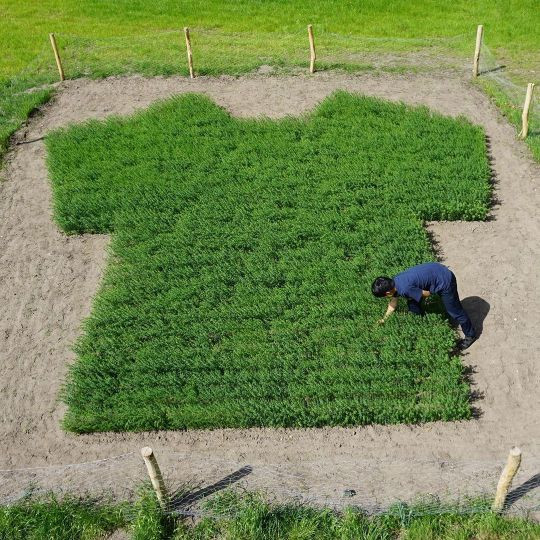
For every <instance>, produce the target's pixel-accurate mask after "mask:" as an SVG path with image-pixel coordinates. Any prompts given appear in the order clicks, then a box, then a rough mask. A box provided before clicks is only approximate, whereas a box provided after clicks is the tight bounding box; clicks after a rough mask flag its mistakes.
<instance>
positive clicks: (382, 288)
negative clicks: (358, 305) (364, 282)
mask: <svg viewBox="0 0 540 540" xmlns="http://www.w3.org/2000/svg"><path fill="white" fill-rule="evenodd" d="M371 292H372V293H373V295H374V296H376V297H377V298H383V297H384V296H394V293H395V292H396V284H395V283H394V280H393V279H392V278H389V277H386V276H379V277H378V278H377V279H376V280H375V281H374V282H373V283H372V284H371Z"/></svg>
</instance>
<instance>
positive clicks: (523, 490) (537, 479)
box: [504, 473, 540, 509]
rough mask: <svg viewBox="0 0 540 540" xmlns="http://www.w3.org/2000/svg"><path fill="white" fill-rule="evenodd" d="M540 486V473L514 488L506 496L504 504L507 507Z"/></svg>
mask: <svg viewBox="0 0 540 540" xmlns="http://www.w3.org/2000/svg"><path fill="white" fill-rule="evenodd" d="M538 487H540V473H538V474H535V475H534V476H531V477H530V478H529V479H528V480H527V481H526V482H523V484H521V486H518V487H517V488H516V489H513V490H512V491H511V492H510V493H509V494H508V497H507V498H506V503H505V505H504V507H505V509H506V508H509V507H510V506H512V505H513V504H514V503H515V502H517V501H519V499H521V498H522V497H525V495H527V493H530V492H531V491H533V490H534V489H536V488H538Z"/></svg>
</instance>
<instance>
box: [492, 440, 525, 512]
mask: <svg viewBox="0 0 540 540" xmlns="http://www.w3.org/2000/svg"><path fill="white" fill-rule="evenodd" d="M520 463H521V450H520V449H519V448H517V447H516V446H515V447H514V448H512V450H510V454H508V461H507V462H506V466H505V468H504V469H503V472H502V473H501V477H500V478H499V483H498V484H497V493H496V494H495V500H494V501H493V506H492V507H491V509H492V510H493V512H502V511H503V509H504V503H505V502H506V496H507V495H508V490H509V489H510V484H511V483H512V480H513V478H514V476H515V475H516V473H517V471H518V469H519V465H520Z"/></svg>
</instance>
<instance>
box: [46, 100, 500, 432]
mask: <svg viewBox="0 0 540 540" xmlns="http://www.w3.org/2000/svg"><path fill="white" fill-rule="evenodd" d="M47 148H48V152H49V153H48V166H49V171H50V177H51V180H52V185H53V190H54V207H55V217H56V220H57V222H58V224H59V225H60V226H61V228H62V229H63V230H64V231H66V232H67V233H83V232H90V233H92V232H94V233H109V232H110V233H113V236H112V244H111V252H112V253H111V256H110V261H109V267H108V269H107V272H106V275H105V278H104V282H103V284H102V287H101V290H100V292H99V294H98V296H97V298H96V299H95V302H94V306H93V310H92V314H91V316H90V317H89V319H88V320H87V321H86V323H85V326H84V335H83V336H82V338H81V339H80V340H79V342H78V344H77V346H76V352H77V354H78V360H77V361H76V363H75V364H74V365H73V366H72V367H71V369H70V373H69V376H68V379H67V382H66V384H65V387H64V391H63V398H64V400H65V402H66V403H67V405H68V412H67V415H66V417H65V420H64V426H65V428H66V429H68V430H72V431H76V432H91V431H108V430H114V431H124V430H134V431H138V430H154V429H184V428H217V427H250V426H294V427H308V426H324V425H329V426H334V425H341V426H346V425H359V424H368V423H400V422H424V421H431V420H456V419H463V418H469V417H470V415H471V410H470V404H469V387H468V385H467V383H466V382H465V381H464V380H463V367H462V365H461V362H460V359H459V358H457V357H453V356H450V354H449V351H450V349H451V348H452V346H453V344H454V339H455V337H454V332H453V331H452V330H451V328H450V326H449V325H448V323H447V321H446V320H445V319H444V318H443V316H442V315H441V314H440V313H438V308H437V305H436V304H432V305H431V306H430V305H428V311H431V312H432V313H428V315H427V316H426V317H423V318H422V317H415V316H412V315H409V314H408V313H406V310H405V309H404V306H402V307H401V308H400V312H398V313H397V314H396V315H394V317H392V318H391V319H390V320H389V321H388V323H387V324H386V325H384V326H378V325H377V324H376V321H377V319H379V318H380V317H381V315H382V313H383V312H384V309H385V307H386V302H385V301H382V300H380V299H379V300H377V299H375V298H373V297H372V295H371V292H370V285H371V281H372V279H373V278H374V277H375V276H377V275H379V274H383V275H393V274H394V273H397V272H399V271H401V270H403V269H404V268H405V267H407V266H409V265H413V264H416V263H420V262H424V261H427V260H433V258H434V256H433V252H432V248H431V245H430V241H429V238H428V236H427V234H426V231H425V230H424V228H423V224H422V220H428V219H429V220H451V219H467V220H476V219H483V218H485V216H486V213H487V211H488V206H489V200H490V184H489V179H490V169H489V164H488V160H487V156H486V146H485V137H484V133H483V131H482V129H481V128H479V127H477V126H473V125H471V124H470V123H468V122H467V121H466V120H464V119H462V118H459V119H451V118H446V117H443V116H440V115H436V114H434V113H432V112H430V111H429V110H428V109H426V108H423V107H420V108H411V107H408V106H405V105H403V104H392V103H387V102H384V101H380V100H377V99H372V98H367V97H362V96H354V95H350V94H347V93H345V92H337V93H335V94H333V95H332V96H330V97H329V98H327V99H326V100H325V101H324V102H323V103H322V104H320V105H319V106H318V107H317V108H316V109H315V111H313V112H312V113H311V114H309V115H306V116H303V117H300V118H285V119H281V120H269V119H237V118H231V116H230V115H229V114H228V113H227V112H226V111H225V110H223V109H222V108H220V107H218V106H216V105H215V104H214V103H213V102H212V101H211V100H209V99H208V98H206V97H203V96H200V95H194V94H187V95H183V96H180V97H176V98H174V99H171V100H169V101H165V102H162V103H159V104H157V105H155V106H153V107H151V108H150V109H148V110H146V111H144V112H141V113H138V114H136V115H135V116H133V117H130V118H124V119H122V118H110V119H108V120H106V121H103V122H98V121H91V122H87V123H85V124H83V125H79V126H73V127H69V128H67V129H63V130H59V131H56V132H54V133H52V134H51V135H49V136H48V137H47Z"/></svg>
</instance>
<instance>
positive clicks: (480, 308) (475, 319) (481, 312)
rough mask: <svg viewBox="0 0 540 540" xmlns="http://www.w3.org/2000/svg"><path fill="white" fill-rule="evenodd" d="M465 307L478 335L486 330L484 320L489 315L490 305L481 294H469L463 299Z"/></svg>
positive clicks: (462, 302) (462, 303)
mask: <svg viewBox="0 0 540 540" xmlns="http://www.w3.org/2000/svg"><path fill="white" fill-rule="evenodd" d="M461 305H462V306H463V309H465V311H466V312H467V314H468V315H469V317H470V319H471V321H472V323H473V326H474V329H475V330H476V333H477V335H478V336H480V335H482V332H483V330H484V320H485V318H486V317H487V315H488V313H489V309H490V305H489V304H488V303H487V302H486V301H485V300H484V299H483V298H480V297H479V296H469V297H467V298H464V299H463V300H462V301H461Z"/></svg>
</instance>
